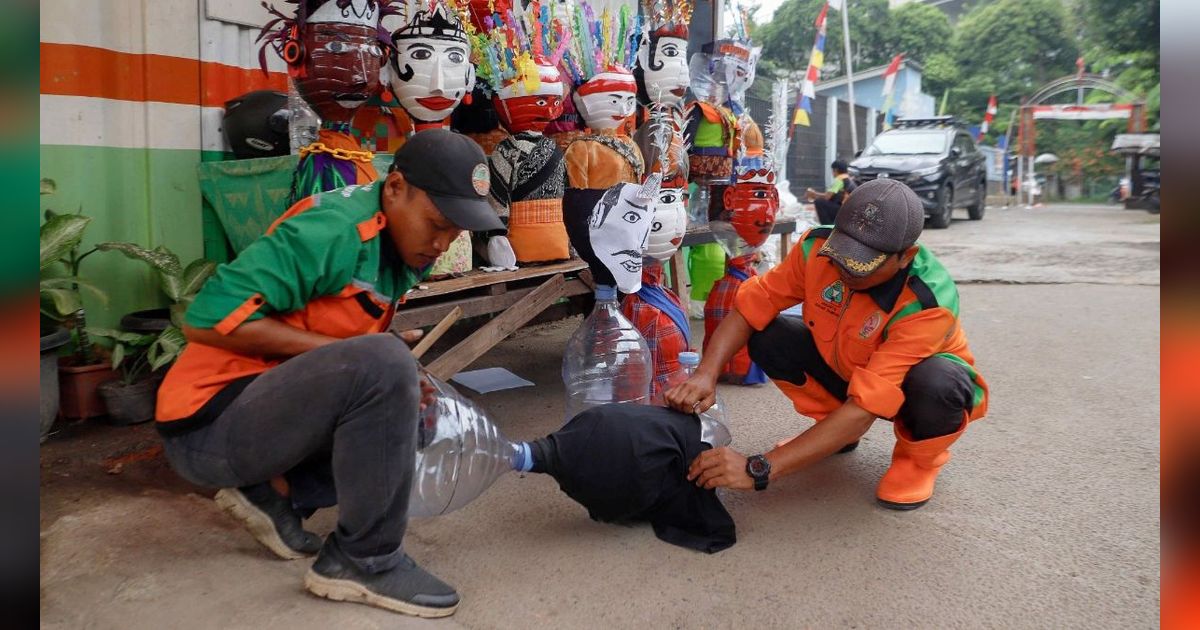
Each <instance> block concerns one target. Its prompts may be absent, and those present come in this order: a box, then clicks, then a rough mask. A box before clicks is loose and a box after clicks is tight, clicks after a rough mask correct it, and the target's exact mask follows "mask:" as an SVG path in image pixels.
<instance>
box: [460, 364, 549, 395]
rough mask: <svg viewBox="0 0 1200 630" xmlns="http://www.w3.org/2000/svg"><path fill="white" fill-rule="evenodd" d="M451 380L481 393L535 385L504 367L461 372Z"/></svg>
mask: <svg viewBox="0 0 1200 630" xmlns="http://www.w3.org/2000/svg"><path fill="white" fill-rule="evenodd" d="M450 380H452V381H454V382H455V383H458V384H459V385H462V386H463V387H468V388H470V389H471V390H472V391H475V392H477V393H480V394H487V393H489V392H498V391H500V390H503V389H515V388H517V387H532V386H533V383H532V382H530V381H527V380H525V379H523V378H521V377H520V376H517V375H516V374H513V373H512V372H509V371H508V370H506V369H504V368H484V369H482V370H469V371H467V372H459V373H458V374H455V375H454V376H453V377H451V378H450Z"/></svg>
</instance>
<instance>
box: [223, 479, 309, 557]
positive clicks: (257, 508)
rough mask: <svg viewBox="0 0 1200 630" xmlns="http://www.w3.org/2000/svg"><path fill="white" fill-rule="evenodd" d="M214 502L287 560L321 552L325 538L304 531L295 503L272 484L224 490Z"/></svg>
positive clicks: (259, 540) (268, 547)
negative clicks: (294, 508) (294, 506)
mask: <svg viewBox="0 0 1200 630" xmlns="http://www.w3.org/2000/svg"><path fill="white" fill-rule="evenodd" d="M213 499H214V500H215V501H216V502H217V505H218V506H220V508H221V509H222V510H225V512H227V513H228V514H229V515H230V516H232V517H234V518H236V519H237V520H239V521H241V522H242V524H243V525H245V526H246V529H248V530H250V534H251V535H252V536H254V538H255V540H257V541H258V542H260V543H262V544H263V545H264V546H266V548H267V549H270V550H271V551H272V552H274V553H275V555H277V556H279V557H280V558H283V559H284V560H297V559H299V558H305V557H308V556H311V555H313V554H315V553H317V552H318V551H320V550H321V537H320V536H317V535H316V534H314V533H312V532H309V531H305V530H304V527H303V526H302V525H301V524H300V515H298V514H296V511H295V510H293V509H292V503H291V501H288V499H287V497H285V496H283V495H281V494H279V493H278V492H276V491H275V489H274V488H272V487H271V484H269V483H260V484H258V485H254V486H244V487H242V488H224V489H221V490H218V491H217V495H216V496H215V497H213Z"/></svg>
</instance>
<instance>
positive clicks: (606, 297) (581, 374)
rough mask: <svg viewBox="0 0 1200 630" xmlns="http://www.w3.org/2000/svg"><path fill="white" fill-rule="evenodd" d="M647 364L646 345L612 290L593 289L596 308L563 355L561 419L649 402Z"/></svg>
mask: <svg viewBox="0 0 1200 630" xmlns="http://www.w3.org/2000/svg"><path fill="white" fill-rule="evenodd" d="M652 361H653V359H652V358H651V357H650V346H648V345H647V344H646V340H645V339H644V338H642V334H641V333H640V332H638V329H637V328H636V327H634V325H633V323H632V322H630V321H629V320H628V319H626V318H625V316H624V315H622V314H621V308H620V305H619V304H617V289H616V287H610V286H604V285H601V286H598V287H596V306H595V308H593V309H592V313H591V314H590V315H588V317H587V319H585V320H583V324H582V325H580V326H579V329H578V330H576V331H575V334H573V335H571V339H570V340H569V341H568V342H567V348H566V352H565V353H564V355H563V364H562V376H563V384H565V385H566V389H567V404H566V418H565V419H566V420H570V419H571V418H574V417H575V416H576V414H578V413H579V412H581V411H583V410H584V409H587V408H589V407H595V406H596V405H603V404H607V403H618V402H633V403H642V404H645V403H647V402H649V400H650V381H651V379H652V378H653V377H654V365H653V362H652Z"/></svg>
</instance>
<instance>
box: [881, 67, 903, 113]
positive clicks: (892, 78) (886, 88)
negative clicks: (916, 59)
mask: <svg viewBox="0 0 1200 630" xmlns="http://www.w3.org/2000/svg"><path fill="white" fill-rule="evenodd" d="M903 60H904V53H900V54H899V55H896V56H895V57H892V63H890V64H888V67H887V70H884V71H883V128H884V129H891V127H892V105H894V104H895V98H893V97H894V95H895V93H896V75H897V74H899V73H900V62H901V61H903Z"/></svg>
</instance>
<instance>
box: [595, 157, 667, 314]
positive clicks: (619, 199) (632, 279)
mask: <svg viewBox="0 0 1200 630" xmlns="http://www.w3.org/2000/svg"><path fill="white" fill-rule="evenodd" d="M657 199H658V184H657V182H654V181H652V182H651V183H648V184H646V185H642V184H628V183H625V184H617V185H615V186H613V187H611V188H609V189H608V190H607V191H605V193H604V196H603V197H601V198H600V201H599V202H598V203H597V204H596V206H595V207H594V208H592V213H591V216H590V219H589V222H588V240H589V241H590V244H591V248H592V253H593V254H594V255H595V257H596V259H597V261H598V262H599V263H600V264H602V265H604V267H605V268H606V269H607V270H608V271H609V272H610V273H611V274H612V276H613V279H614V280H616V285H617V288H618V289H620V290H621V291H622V292H623V293H635V292H637V291H638V290H639V289H641V288H642V254H643V252H644V251H645V249H646V240H647V237H648V236H649V233H650V227H651V222H652V220H653V218H654V209H655V203H656V201H657Z"/></svg>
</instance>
